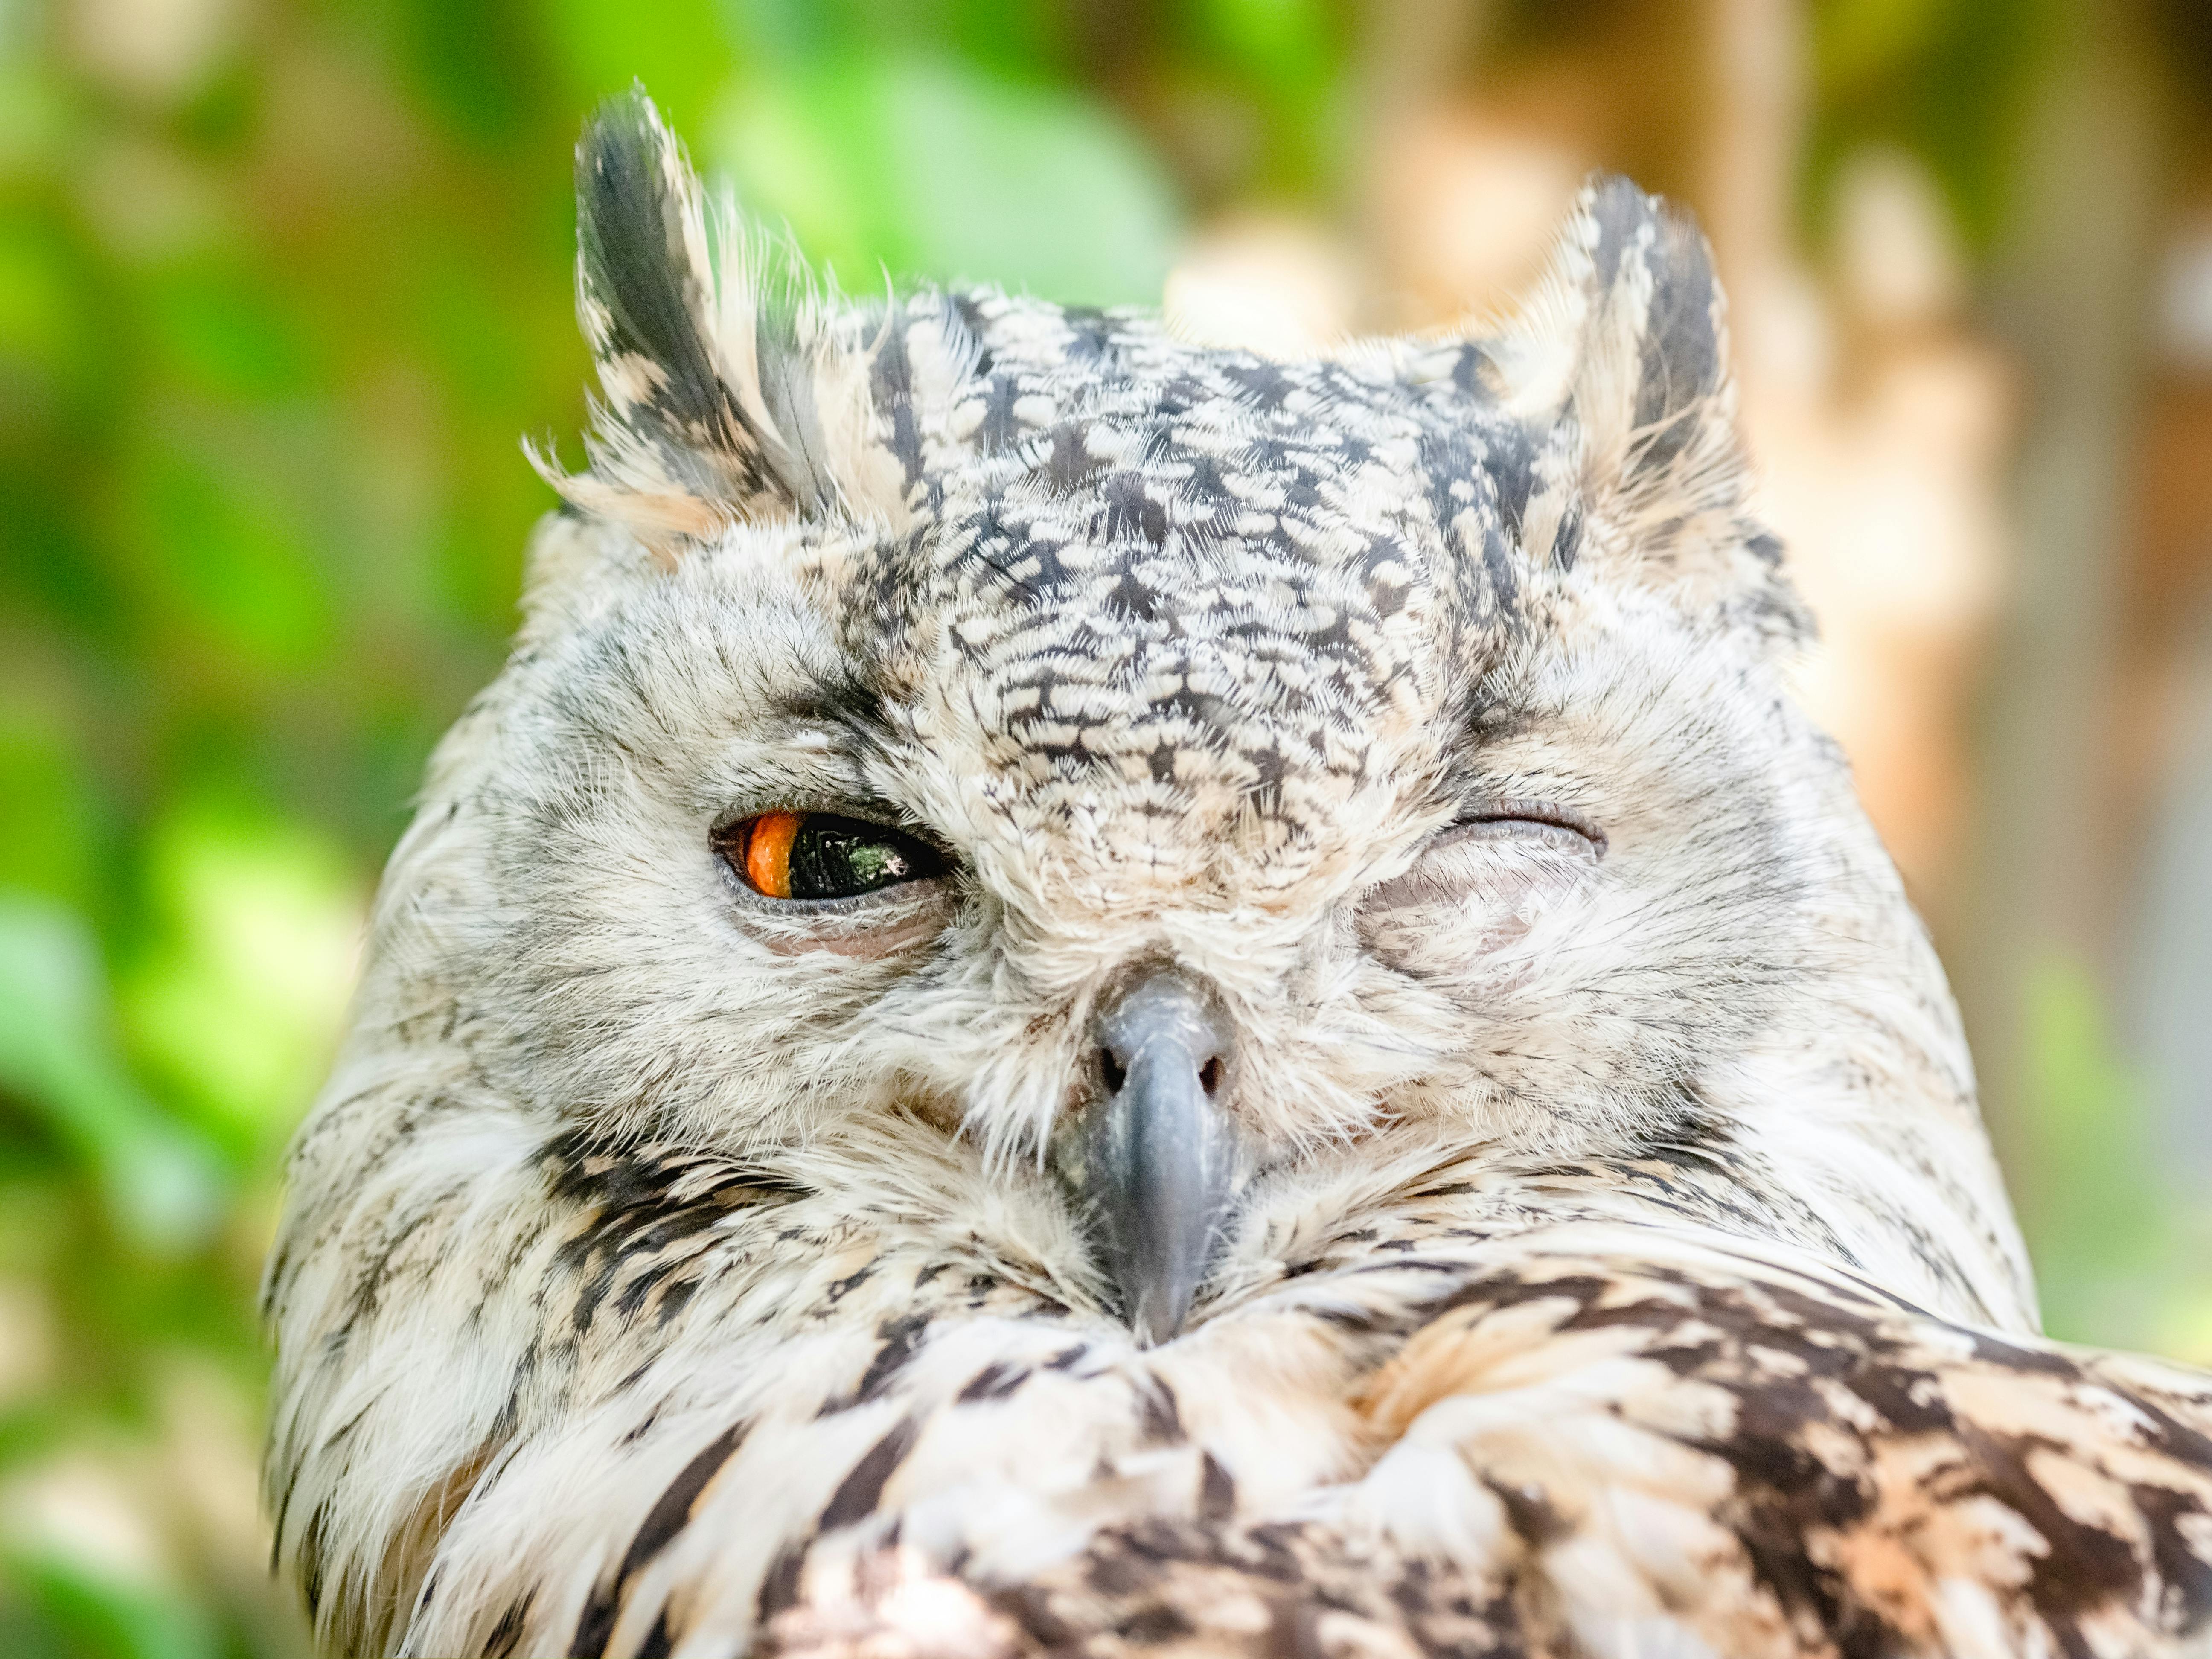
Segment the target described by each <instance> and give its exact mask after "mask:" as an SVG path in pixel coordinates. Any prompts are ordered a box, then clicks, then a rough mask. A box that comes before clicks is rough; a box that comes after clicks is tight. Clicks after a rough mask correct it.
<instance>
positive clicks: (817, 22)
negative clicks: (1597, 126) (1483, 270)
mask: <svg viewBox="0 0 2212 1659" xmlns="http://www.w3.org/2000/svg"><path fill="white" fill-rule="evenodd" d="M1622 9H1623V8H1622V6H1620V4H1618V3H1611V4H1608V3H1601V0H1577V3H1575V4H1572V5H1563V6H1558V7H1547V6H1542V5H1538V4H1535V3H1533V0H1529V3H1522V4H1520V5H1517V6H1512V7H1506V8H1504V11H1506V12H1508V13H1510V14H1511V15H1510V16H1509V17H1508V18H1507V19H1506V20H1505V22H1504V25H1503V26H1501V28H1500V31H1499V37H1498V38H1500V39H1501V40H1514V39H1521V38H1527V39H1530V40H1538V41H1539V42H1540V43H1541V40H1545V39H1550V38H1553V37H1555V36H1556V35H1558V34H1559V32H1560V31H1561V30H1563V29H1572V28H1574V27H1585V26H1588V27H1597V26H1600V25H1601V24H1602V23H1603V22H1604V21H1605V19H1606V17H1607V15H1611V14H1615V13H1619V12H1620V11H1621V10H1622ZM1364 15H1365V14H1364V13H1362V12H1360V11H1359V10H1358V9H1355V8H1352V7H1351V6H1350V5H1348V4H1326V3H1322V0H1193V3H1188V4H1182V5H1175V6H1156V7H1151V8H1144V7H1133V8H1128V9H1121V8H1116V7H1113V6H1109V5H1105V4H1101V3H1096V0H1092V3H1082V0H916V3H893V0H652V3H637V4H631V5H621V6H617V5H610V4H606V3H603V0H467V3H458V0H261V3H259V4H258V5H252V6H248V5H246V4H244V3H240V0H74V3H69V4H64V3H60V0H55V3H52V4H40V3H35V0H0V1653H4V1654H7V1655H10V1656H49V1655H51V1656H57V1659H59V1656H102V1659H106V1656H118V1659H119V1656H133V1659H214V1656H218V1655H224V1656H228V1655H237V1656H249V1655H250V1656H275V1655H280V1654H289V1653H295V1652H299V1651H302V1650H303V1649H302V1643H303V1637H302V1634H301V1628H300V1626H299V1622H298V1620H297V1617H296V1615H295V1613H294V1612H293V1610H292V1608H291V1603H290V1599H289V1592H288V1591H287V1590H285V1589H283V1588H281V1587H276V1586H273V1585H271V1584H270V1582H269V1579H268V1577H267V1573H266V1563H265V1559H264V1557H263V1555H262V1554H261V1552H262V1550H263V1549H264V1544H263V1542H262V1540H261V1536H260V1534H259V1533H258V1530H257V1528H256V1525H255V1522H254V1518H253V1514H252V1504H251V1494H252V1479H253V1476H252V1460H253V1458H254V1456H255V1455H256V1453H257V1451H258V1445H257V1439H258V1427H257V1426H256V1424H257V1418H256V1413H257V1412H258V1401H259V1398H260V1389H261V1377H262V1372H263V1369H264V1356H263V1353H262V1351H261V1348H260V1346H259V1341H258V1334H257V1332H256V1328H255V1322H254V1316H253V1311H252V1296H253V1286H254V1283H255V1279H256V1277H257V1274H258V1264H259V1258H260V1255H261V1252H262V1249H263V1248H264V1243H265V1241H266V1237H267V1235H268V1231H269V1228H270V1221H271V1218H272V1216H273V1213H274V1206H275V1201H276V1200H275V1182H276V1168H277V1164H278V1160H279V1158H280V1156H281V1152H282V1148H283V1143H284V1141H285V1139H286V1137H287V1136H288V1134H289V1132H290V1130H291V1128H292V1127H293V1125H294V1123H295V1121H297V1118H298V1115H299V1114H300V1112H301V1110H302V1109H303V1108H304V1106H305V1104H306V1103H307V1099H308V1098H309V1097H310V1096H311V1094H312V1092H313V1087H314V1085H315V1082H316V1080H317V1079H318V1077H319V1073H320V1071H321V1069H322V1068H323V1066H325V1063H326V1061H327V1058H328V1054H329V1050H330V1047H331V1043H332V1042H333V1040H334V1036H335V1033H336V1031H337V1026H338V1024H339V1022H340V1020H341V1018H342V1015H343V1005H344V1000H345V997H346V994H347V991H348V987H349V980H350V975H351V973H352V970H353V956H354V951H355V949H356V937H357V934H358V931H359V928H360V926H361V922H362V915H363V913H364V909H365V906H366V903H367V901H368V894H369V891H370V890H371V888H372V886H373V884H374V876H375V872H376V869H377V866H378V865H379V863H380V860H381V859H382V858H383V856H384V854H386V851H387V850H388V848H389V847H390V846H391V844H392V841H393V840H394V838H395V837H396V836H397V835H398V831H399V829H400V828H401V826H402V823H403V822H404V811H405V803H406V801H407V799H408V797H409V793H410V790H411V789H412V788H413V787H414V784H415V780H416V774H417V772H418V770H419V768H420V766H421V764H422V758H423V757H424V755H425V753H426V752H427V750H428V747H429V745H430V744H431V743H432V742H433V740H434V739H435V737H436V735H437V734H438V732H440V731H441V729H442V728H443V727H444V726H446V724H447V722H448V721H449V720H451V719H452V718H453V715H454V714H455V713H456V712H457V711H458V710H459V708H460V706H461V705H462V703H463V702H464V701H465V699H466V697H467V696H468V695H469V694H470V693H471V691H472V690H474V689H475V688H476V687H477V685H479V684H481V683H482V682H483V680H484V679H485V678H488V677H489V674H490V673H491V672H492V671H493V670H494V668H495V666H496V665H497V662H498V660H499V656H500V653H501V647H502V642H503V639H504V636H505V635H506V633H507V629H508V628H509V626H510V623H511V620H512V609H513V599H514V595H515V592H516V589H517V586H518V578H519V570H520V556H521V550H522V547H523V544H524V541H525V538H526V535H527V532H528V530H529V527H530V526H531V524H532V520H534V519H535V518H536V516H537V515H538V513H541V512H543V511H544V510H545V509H546V508H547V507H550V505H551V498H550V493H549V492H548V491H547V490H546V489H545V487H544V485H543V484H542V483H539V482H538V479H537V478H536V477H534V476H533V475H532V473H531V472H530V471H529V470H528V468H527V467H526V466H525V465H523V463H522V461H521V459H520V455H519V454H518V453H517V447H516V446H517V440H518V439H519V438H520V436H522V435H546V434H551V435H556V437H565V438H568V439H569V440H570V447H571V450H572V452H573V447H574V441H573V435H574V433H576V432H577V431H578V429H579V428H580V426H581V424H582V420H583V415H584V408H583V390H584V381H585V376H586V368H587V365H586V360H585V356H584V354H583V351H582V349H581V348H580V345H579V344H578V343H577V341H576V339H575V336H574V329H573V326H572V323H571V319H570V289H569V277H568V270H569V258H570V235H571V229H572V210H571V197H570V184H569V179H568V154H569V149H570V146H571V145H572V143H573V142H574V135H575V132H576V130H577V128H578V125H579V123H580V118H581V116H582V114H583V112H585V111H586V109H587V108H588V107H589V106H590V105H591V103H592V101H593V100H595V99H597V98H598V97H599V96H602V95H604V94H608V93H611V92H614V91H617V90H620V89H622V88H626V87H627V86H628V85H629V84H630V82H631V81H632V80H633V79H634V78H638V79H642V80H643V81H644V82H646V83H647V85H648V86H649V87H650V88H651V89H652V90H653V93H654V94H655V95H656V96H657V97H658V98H659V100H660V101H661V102H662V104H663V105H664V106H665V107H666V108H667V109H668V111H669V112H670V113H671V118H672V119H673V120H674V121H675V122H676V124H677V125H678V127H679V128H680V129H681V130H683V131H686V132H687V133H689V134H690V136H691V137H692V140H693V143H694V144H695V146H696V149H697V151H698V152H699V155H700V158H701V159H702V161H704V162H706V163H708V166H709V167H712V168H715V169H719V170H720V171H723V172H725V173H728V174H730V175H731V176H732V177H733V178H734V179H736V180H737V182H738V185H740V187H741V188H742V190H743V191H744V194H745V195H746V196H747V197H748V198H749V199H750V203H751V204H752V205H753V206H754V207H755V208H756V209H757V210H760V211H761V212H762V213H763V214H764V215H765V216H767V217H768V218H769V220H770V221H771V222H773V221H774V220H775V219H777V218H781V219H782V220H785V221H787V222H788V223H789V225H790V227H791V228H792V230H793V234H795V235H796V236H797V237H798V239H799V241H800V242H801V243H802V244H803V245H804V246H805V247H806V248H807V249H808V251H809V252H811V254H812V255H813V256H814V257H815V258H817V259H818V260H820V261H823V263H825V264H827V265H829V267H830V268H831V269H832V270H834V271H835V273H836V276H837V277H838V279H839V280H840V281H841V282H842V283H843V284H844V285H845V286H846V287H847V288H848V289H854V290H865V289H872V288H873V287H875V286H876V285H877V284H878V283H880V282H881V281H882V280H883V274H884V272H885V271H886V270H890V271H896V272H900V273H920V274H927V275H936V276H975V277H982V278H990V279H995V280H999V281H1001V282H1005V283H1010V284H1012V285H1017V286H1024V285H1025V286H1029V287H1031V288H1034V289H1036V290H1038V291H1041V292H1048V293H1050V294H1051V295H1054V297H1058V298H1061V299H1068V300H1090V301H1130V300H1137V301H1149V300H1153V299H1156V298H1157V296H1158V290H1159V286H1160V283H1161V279H1162V276H1163V275H1164V272H1165V270H1166V269H1167V266H1168V263H1169V260H1170V255H1171V252H1172V251H1173V249H1174V246H1175V243H1176V238H1177V236H1178V235H1179V234H1180V231H1181V228H1182V226H1183V224H1184V223H1185V222H1186V220H1187V219H1188V216H1190V215H1191V214H1193V213H1194V212H1198V211H1202V210H1207V209H1209V208H1211V207H1212V206H1215V205H1218V204H1222V203H1225V202H1229V201H1235V200H1247V199H1253V198H1255V197H1258V198H1265V197H1285V198H1293V199H1295V198H1305V199H1307V200H1310V201H1320V202H1322V203H1328V202H1329V201H1330V200H1331V199H1332V198H1333V197H1334V196H1335V195H1336V194H1337V193H1339V192H1340V191H1342V190H1343V189H1344V188H1345V187H1346V183H1345V179H1344V178H1343V177H1342V176H1341V171H1342V168H1343V167H1344V166H1345V156H1346V151H1347V148H1348V145H1347V135H1348V134H1349V133H1350V132H1351V131H1352V126H1351V124H1352V121H1353V118H1354V92H1355V85H1356V81H1357V76H1358V68H1359V58H1358V29H1359V27H1360V21H1361V19H1362V17H1363V16H1364ZM2018 15H2019V12H2018V9H2015V8H2012V7H2010V6H2008V5H2006V4H2003V3H2002V0H1834V3H1830V4H1826V5H1824V6H1822V7H1820V8H1819V9H1817V12H1816V23H1817V27H1816V30H1815V35H1816V46H1817V47H1818V56H1819V63H1818V81H1819V92H1820V101H1821V114H1820V120H1819V122H1818V123H1817V124H1816V133H1817V137H1818V144H1817V145H1816V149H1817V151H1818V155H1816V158H1815V160H1816V163H1817V161H1818V160H1819V158H1820V156H1826V155H1832V154H1834V153H1839V147H1841V146H1843V145H1844V144H1845V143H1847V141H1849V140H1850V138H1851V137H1852V136H1853V135H1854V134H1856V135H1858V136H1860V137H1864V136H1867V135H1869V134H1872V135H1877V136H1888V137H1896V138H1898V139H1899V140H1900V141H1902V142H1905V143H1911V144H1913V145H1914V146H1915V147H1916V148H1918V149H1922V150H1923V152H1925V153H1927V154H1929V155H1931V156H1933V157H1935V158H1936V160H1937V161H1938V162H1939V164H1940V165H1941V167H1942V169H1943V173H1944V176H1945V178H1946V179H1947V180H1948V181H1949V183H1950V185H1951V187H1952V188H1953V190H1954V194H1955V195H1956V197H1957V198H1958V200H1959V202H1960V208H1961V212H1962V215H1963V216H1965V217H1966V220H1967V222H1968V223H1969V224H1970V225H1983V224H1985V223H1987V222H1993V219H1994V216H1995V215H1996V212H1997V211H1998V206H1997V204H1998V202H1999V198H2000V196H2001V190H2000V187H1999V186H2000V184H2001V179H2000V173H2001V166H2000V160H2001V156H2002V136H2003V131H2004V112H2005V109H2006V107H2007V104H2008V98H2009V97H2010V96H2011V92H2010V88H2011V87H2012V86H2013V84H2014V81H2015V78H2016V70H2017V64H2016V63H2015V56H2008V51H2009V48H2008V47H2006V46H2005V43H2006V42H2007V41H2008V40H2012V39H2013V38H2014V37H2015V34H2016V33H2018V31H2017V30H2016V29H2015V28H2014V27H2012V26H2011V24H2010V23H2008V19H2016V18H2017V16H2018ZM1815 171H1816V172H1817V167H1816V168H1815ZM2053 998H2054V1000H2053V1004H2052V1006H2053V1009H2054V1010H2055V1011H2056V1012H2054V1013H2053V1014H2052V1030H2054V1031H2055V1032H2057V1034H2058V1035H2057V1036H2054V1037H2053V1039H2052V1042H2053V1052H2052V1054H2051V1055H2049V1056H2047V1057H2046V1058H2047V1060H2048V1062H2049V1063H2048V1065H2047V1066H2046V1068H2045V1074H2046V1076H2047V1078H2048V1079H2050V1088H2051V1091H2052V1092H2051V1099H2052V1100H2053V1101H2054V1102H2057V1103H2059V1104H2057V1105H2054V1106H2053V1108H2052V1112H2051V1121H2053V1123H2055V1124H2057V1125H2059V1126H2060V1127H2058V1128H2057V1129H2054V1131H2053V1133H2055V1134H2061V1135H2063V1136H2064V1137H2068V1138H2067V1139H2064V1140H2063V1144H2056V1145H2054V1146H2053V1148H2052V1156H2054V1157H2057V1158H2065V1159H2067V1160H2069V1162H2075V1163H2081V1162H2087V1163H2092V1164H2093V1163H2094V1161H2095V1154H2096V1152H2097V1146H2096V1141H2097V1136H2096V1133H2095V1132H2094V1131H2093V1129H2089V1128H2086V1127H2081V1124H2078V1123H2075V1122H2074V1120H2072V1119H2069V1116H2068V1112H2069V1110H2072V1109H2074V1108H2073V1107H2069V1106H2067V1105H2066V1104H2065V1103H2069V1102H2070V1103H2074V1105H2075V1107H2080V1108H2081V1110H2080V1111H2076V1112H2075V1117H2077V1118H2080V1117H2081V1113H2082V1112H2087V1114H2089V1116H2088V1117H2087V1118H2081V1121H2082V1122H2084V1123H2086V1122H2089V1121H2099V1120H2096V1116H2095V1115H2096V1113H2097V1112H2098V1111H2100V1109H2101V1108H2100V1105H2099V1103H2100V1102H2104V1103H2109V1099H2110V1096H2111V1089H2110V1087H2109V1086H2108V1079H2106V1077H2105V1074H2104V1073H2102V1072H2100V1070H2099V1069H2098V1067H2099V1066H2100V1063H2101V1062H2100V1061H2099V1060H2097V1058H2096V1056H2097V1055H2098V1054H2100V1053H2101V1049H2100V1047H2099V1042H2100V1039H2099V1038H2098V1036H2097V1035H2096V1033H2095V1032H2094V1031H2093V1030H2091V1029H2089V1028H2090V1027H2091V1026H2092V1025H2093V1009H2089V1010H2088V1012H2084V1009H2085V1008H2086V1007H2087V1005H2086V1004H2085V1003H2084V1001H2083V998H2082V994H2080V993H2079V992H2078V989H2077V990H2067V989H2065V988H2064V987H2061V988H2060V989H2059V990H2058V991H2056V992H2054V993H2053ZM2069 999H2071V1000H2069ZM2069 1022H2070V1023H2069ZM2082 1103H2087V1104H2086V1106H2084V1105H2082ZM2069 1125H2071V1126H2072V1127H2068V1126H2069ZM2099 1167H2102V1166H2099ZM2114 1167H2115V1168H2116V1169H2117V1168H2118V1167H2119V1166H2118V1165H2114ZM2120 1179H2121V1177H2120V1176H2113V1177H2112V1182H2118V1181H2119V1180H2120ZM2083 1190H2084V1192H2085V1193H2087V1192H2089V1191H2090V1190H2092V1189H2089V1188H2084V1189H2083ZM2093 1191H2094V1192H2095V1193H2097V1194H2104V1195H2105V1196H2106V1197H2113V1198H2118V1199H2123V1200H2124V1194H2118V1193H2116V1192H2115V1191H2114V1190H2113V1187H2112V1183H2107V1184H2106V1185H2105V1186H2100V1187H2097V1188H2094V1189H2093ZM2090 1201H2091V1200H2090V1198H2089V1197H2087V1196H2084V1197H2082V1198H2081V1202H2082V1203H2084V1204H2087V1203H2088V1202H2090ZM2100 1201H2101V1200H2100ZM2090 1231H2094V1228H2093V1225H2092V1226H2091V1228H2090ZM2123 1257H2124V1260H2125V1261H2132V1260H2134V1259H2135V1257H2134V1256H2133V1255H2126V1254H2125V1253H2123ZM2121 1259H2122V1258H2115V1260H2121ZM2111 1267H2112V1264H2111V1263H2110V1262H2105V1263H2103V1264H2102V1265H2101V1266H2100V1264H2098V1263H2095V1262H2092V1263H2090V1264H2089V1266H2088V1267H2085V1272H2087V1273H2092V1274H2093V1273H2096V1272H2100V1271H2106V1270H2108V1269H2110V1268H2111ZM2110 1276H2111V1275H2110V1272H2109V1271H2106V1279H2105V1280H2097V1281H2095V1282H2094V1283H2091V1282H2088V1281H2085V1282H2084V1285H2083V1287H2082V1288H2081V1289H2080V1290H2079V1291H2078V1299H2080V1300H2081V1302H2082V1303H2083V1304H2084V1305H2085V1306H2086V1304H2087V1302H2088V1301H2089V1300H2091V1299H2093V1297H2094V1296H2095V1295H2096V1294H2097V1293H2098V1291H2097V1288H2096V1286H2097V1284H2100V1283H2105V1282H2107V1281H2108V1280H2109V1279H2110ZM2065 1294H2067V1295H2069V1296H2075V1295H2077V1292H2076V1291H2075V1290H2070V1289H2069V1290H2068V1291H2066V1292H2065ZM2092 1318H2093V1316H2090V1315H2087V1314H2085V1315H2084V1316H2083V1324H2082V1328H2093V1323H2092Z"/></svg>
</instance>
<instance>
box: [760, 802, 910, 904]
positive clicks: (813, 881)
mask: <svg viewBox="0 0 2212 1659" xmlns="http://www.w3.org/2000/svg"><path fill="white" fill-rule="evenodd" d="M717 845H718V848H719V849H720V852H721V854H722V856H723V857H724V858H725V859H726V860H729V865H730V867H731V869H732V870H734V871H735V872H737V873H738V876H739V877H740V878H742V879H743V880H744V884H745V885H746V886H748V887H750V888H751V889H752V890H753V891H755V892H756V893H758V894H759V895H761V896H762V897H763V898H772V899H841V898H858V897H860V895H862V894H863V893H872V892H875V891H876V890H878V889H880V888H884V887H896V886H897V885H898V884H901V883H902V882H908V881H920V880H922V879H923V878H927V877H929V876H936V875H941V874H943V873H944V872H945V855H944V854H942V853H940V852H939V851H938V850H937V848H934V847H932V846H930V845H929V844H928V843H927V842H923V841H920V840H917V839H916V838H915V837H914V836H909V835H908V834H907V833H905V831H903V830H900V829H892V828H890V825H888V824H882V823H867V822H866V821H864V820H862V819H860V818H848V817H838V816H837V815H836V813H834V812H763V813H761V814H760V815H759V816H758V817H750V818H747V819H745V820H744V823H739V824H737V825H735V826H733V827H732V829H729V830H727V831H726V832H724V833H723V834H722V835H721V836H720V837H719V838H718V841H717Z"/></svg>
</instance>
